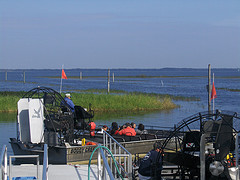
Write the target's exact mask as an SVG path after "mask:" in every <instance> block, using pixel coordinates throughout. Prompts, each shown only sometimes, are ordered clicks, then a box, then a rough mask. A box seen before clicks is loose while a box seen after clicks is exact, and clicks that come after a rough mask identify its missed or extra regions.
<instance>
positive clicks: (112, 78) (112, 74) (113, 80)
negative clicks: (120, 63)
mask: <svg viewBox="0 0 240 180" xmlns="http://www.w3.org/2000/svg"><path fill="white" fill-rule="evenodd" d="M112 79H113V82H114V73H112Z"/></svg>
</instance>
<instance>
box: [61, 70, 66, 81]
mask: <svg viewBox="0 0 240 180" xmlns="http://www.w3.org/2000/svg"><path fill="white" fill-rule="evenodd" d="M62 79H67V75H66V74H65V72H64V70H63V69H62Z"/></svg>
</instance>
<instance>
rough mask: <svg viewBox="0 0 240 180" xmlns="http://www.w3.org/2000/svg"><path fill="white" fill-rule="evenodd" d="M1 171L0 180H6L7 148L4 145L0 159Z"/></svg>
mask: <svg viewBox="0 0 240 180" xmlns="http://www.w3.org/2000/svg"><path fill="white" fill-rule="evenodd" d="M0 163H1V169H0V178H1V180H7V167H8V166H7V146H6V145H4V146H3V148H2V152H1V157H0Z"/></svg>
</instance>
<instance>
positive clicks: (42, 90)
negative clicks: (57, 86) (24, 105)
mask: <svg viewBox="0 0 240 180" xmlns="http://www.w3.org/2000/svg"><path fill="white" fill-rule="evenodd" d="M22 98H31V99H42V100H43V102H42V103H43V105H44V110H45V111H46V115H50V114H53V113H54V114H55V113H58V112H59V111H65V112H69V113H71V110H70V108H69V106H68V104H67V103H66V102H65V101H64V98H63V97H62V96H61V94H59V93H58V92H57V91H55V90H53V89H51V88H47V87H37V88H34V89H32V90H30V91H28V92H27V93H26V94H25V95H24V96H23V97H22Z"/></svg>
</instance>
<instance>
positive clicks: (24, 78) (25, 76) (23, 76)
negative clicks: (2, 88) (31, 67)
mask: <svg viewBox="0 0 240 180" xmlns="http://www.w3.org/2000/svg"><path fill="white" fill-rule="evenodd" d="M25 77H26V76H25V71H23V83H24V84H25V83H26V81H25Z"/></svg>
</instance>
